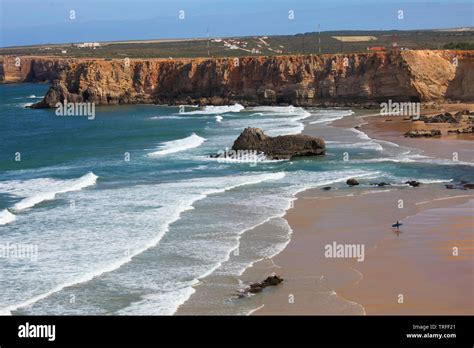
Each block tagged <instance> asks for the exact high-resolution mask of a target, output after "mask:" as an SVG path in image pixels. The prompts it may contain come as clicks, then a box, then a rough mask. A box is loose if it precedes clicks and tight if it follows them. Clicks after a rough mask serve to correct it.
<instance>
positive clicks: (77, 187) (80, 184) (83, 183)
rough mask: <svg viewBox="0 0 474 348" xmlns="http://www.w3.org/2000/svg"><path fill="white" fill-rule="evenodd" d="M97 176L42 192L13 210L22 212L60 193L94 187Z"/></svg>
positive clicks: (71, 181)
mask: <svg viewBox="0 0 474 348" xmlns="http://www.w3.org/2000/svg"><path fill="white" fill-rule="evenodd" d="M97 178H98V177H97V175H95V174H94V173H92V172H90V173H87V174H86V175H83V176H81V177H80V178H79V179H73V180H66V181H63V182H61V183H59V184H57V185H54V186H53V187H51V190H50V191H46V192H40V193H37V194H35V195H33V196H31V197H27V198H24V199H22V200H21V201H20V202H18V203H16V204H15V205H14V206H13V210H15V211H22V210H25V209H28V208H32V207H34V206H35V205H37V204H38V203H41V202H44V201H50V200H53V199H54V198H55V197H56V195H57V194H58V193H65V192H71V191H79V190H81V189H83V188H85V187H88V186H92V185H94V184H95V183H96V181H97Z"/></svg>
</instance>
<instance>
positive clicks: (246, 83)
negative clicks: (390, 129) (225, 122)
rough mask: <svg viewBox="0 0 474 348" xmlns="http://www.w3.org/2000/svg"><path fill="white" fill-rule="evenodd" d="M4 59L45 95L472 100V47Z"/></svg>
mask: <svg viewBox="0 0 474 348" xmlns="http://www.w3.org/2000/svg"><path fill="white" fill-rule="evenodd" d="M17 58H18V57H11V56H4V57H3V58H2V59H1V60H0V81H2V82H4V83H8V82H51V87H50V89H49V91H48V93H47V94H46V96H45V98H44V100H42V101H41V102H39V103H37V104H36V105H35V106H34V107H37V108H48V107H54V106H55V104H56V103H57V102H63V101H64V100H67V101H68V102H92V103H96V104H97V105H108V104H136V103H156V104H170V105H181V104H183V105H184V104H199V105H210V104H212V105H224V104H233V103H241V104H243V105H245V106H247V105H289V104H291V105H295V106H335V105H346V106H348V105H356V104H357V105H362V106H378V105H379V103H380V102H386V101H387V100H388V99H391V100H393V101H421V102H427V101H446V100H448V101H450V100H451V101H471V102H472V101H473V100H474V52H473V51H447V50H439V51H431V50H411V51H387V52H370V53H354V54H332V55H297V56H296V55H295V56H271V57H261V56H260V57H242V58H208V59H204V58H193V59H184V58H183V59H123V60H120V59H113V60H111V59H74V58H67V59H66V58H57V57H27V56H25V57H19V58H20V59H17Z"/></svg>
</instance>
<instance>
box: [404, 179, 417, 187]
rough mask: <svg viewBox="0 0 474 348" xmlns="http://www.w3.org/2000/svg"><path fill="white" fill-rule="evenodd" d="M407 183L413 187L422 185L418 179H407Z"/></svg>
mask: <svg viewBox="0 0 474 348" xmlns="http://www.w3.org/2000/svg"><path fill="white" fill-rule="evenodd" d="M405 184H408V185H410V186H412V187H418V186H420V184H421V183H420V182H418V181H416V180H409V181H405Z"/></svg>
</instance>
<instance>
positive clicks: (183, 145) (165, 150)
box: [148, 133, 206, 157]
mask: <svg viewBox="0 0 474 348" xmlns="http://www.w3.org/2000/svg"><path fill="white" fill-rule="evenodd" d="M205 141H206V139H205V138H203V137H200V136H199V135H197V134H195V133H193V134H192V135H190V136H189V137H186V138H183V139H178V140H172V141H166V142H164V143H163V144H161V145H160V147H159V148H160V150H158V151H155V152H152V153H149V154H148V156H150V157H156V156H163V155H169V154H171V153H176V152H181V151H185V150H189V149H193V148H196V147H199V146H201V144H202V143H204V142H205Z"/></svg>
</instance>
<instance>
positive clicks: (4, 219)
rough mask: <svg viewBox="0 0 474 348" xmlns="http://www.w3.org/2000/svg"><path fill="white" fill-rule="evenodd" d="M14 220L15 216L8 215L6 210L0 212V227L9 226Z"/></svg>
mask: <svg viewBox="0 0 474 348" xmlns="http://www.w3.org/2000/svg"><path fill="white" fill-rule="evenodd" d="M15 220H16V216H15V215H14V214H12V213H10V212H9V211H8V210H7V209H4V210H2V211H0V226H3V225H6V224H9V223H10V222H13V221H15Z"/></svg>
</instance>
